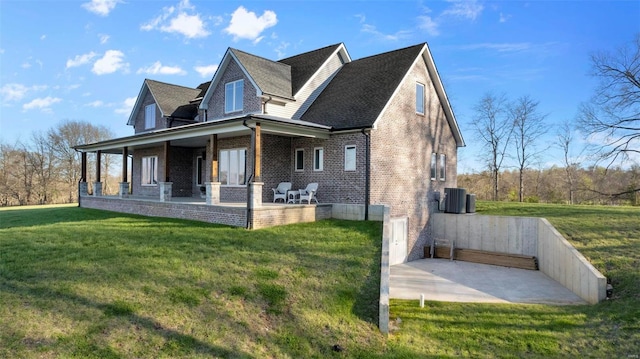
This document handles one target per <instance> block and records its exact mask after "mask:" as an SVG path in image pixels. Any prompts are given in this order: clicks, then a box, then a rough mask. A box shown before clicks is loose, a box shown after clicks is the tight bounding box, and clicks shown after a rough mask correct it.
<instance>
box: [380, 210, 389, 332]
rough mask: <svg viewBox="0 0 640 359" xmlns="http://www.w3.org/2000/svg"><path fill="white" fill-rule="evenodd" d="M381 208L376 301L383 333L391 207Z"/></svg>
mask: <svg viewBox="0 0 640 359" xmlns="http://www.w3.org/2000/svg"><path fill="white" fill-rule="evenodd" d="M381 207H383V208H382V215H383V221H382V253H381V255H380V298H379V302H378V328H379V329H380V331H381V332H382V333H383V334H389V277H390V276H391V266H390V265H389V242H390V241H391V209H390V208H389V207H388V206H381Z"/></svg>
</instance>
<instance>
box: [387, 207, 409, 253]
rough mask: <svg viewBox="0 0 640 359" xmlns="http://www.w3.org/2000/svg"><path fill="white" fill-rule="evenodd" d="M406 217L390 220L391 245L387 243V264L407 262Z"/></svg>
mask: <svg viewBox="0 0 640 359" xmlns="http://www.w3.org/2000/svg"><path fill="white" fill-rule="evenodd" d="M407 225H408V220H407V217H401V218H391V243H389V264H390V265H394V264H400V263H404V262H406V261H407Z"/></svg>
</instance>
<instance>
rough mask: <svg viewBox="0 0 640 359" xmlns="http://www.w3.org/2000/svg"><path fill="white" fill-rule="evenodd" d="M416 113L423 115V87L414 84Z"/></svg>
mask: <svg viewBox="0 0 640 359" xmlns="http://www.w3.org/2000/svg"><path fill="white" fill-rule="evenodd" d="M416 113H418V114H420V115H424V85H423V84H421V83H419V82H417V83H416Z"/></svg>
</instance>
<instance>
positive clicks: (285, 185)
mask: <svg viewBox="0 0 640 359" xmlns="http://www.w3.org/2000/svg"><path fill="white" fill-rule="evenodd" d="M290 189H291V182H280V183H279V184H278V188H272V189H271V190H272V191H273V203H276V200H277V199H279V198H280V199H282V202H286V201H287V191H288V190H290Z"/></svg>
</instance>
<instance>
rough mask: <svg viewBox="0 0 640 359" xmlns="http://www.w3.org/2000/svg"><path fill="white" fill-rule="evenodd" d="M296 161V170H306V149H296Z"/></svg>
mask: <svg viewBox="0 0 640 359" xmlns="http://www.w3.org/2000/svg"><path fill="white" fill-rule="evenodd" d="M295 161H296V163H295V170H296V172H302V171H304V150H303V149H302V148H297V149H296V156H295Z"/></svg>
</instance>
